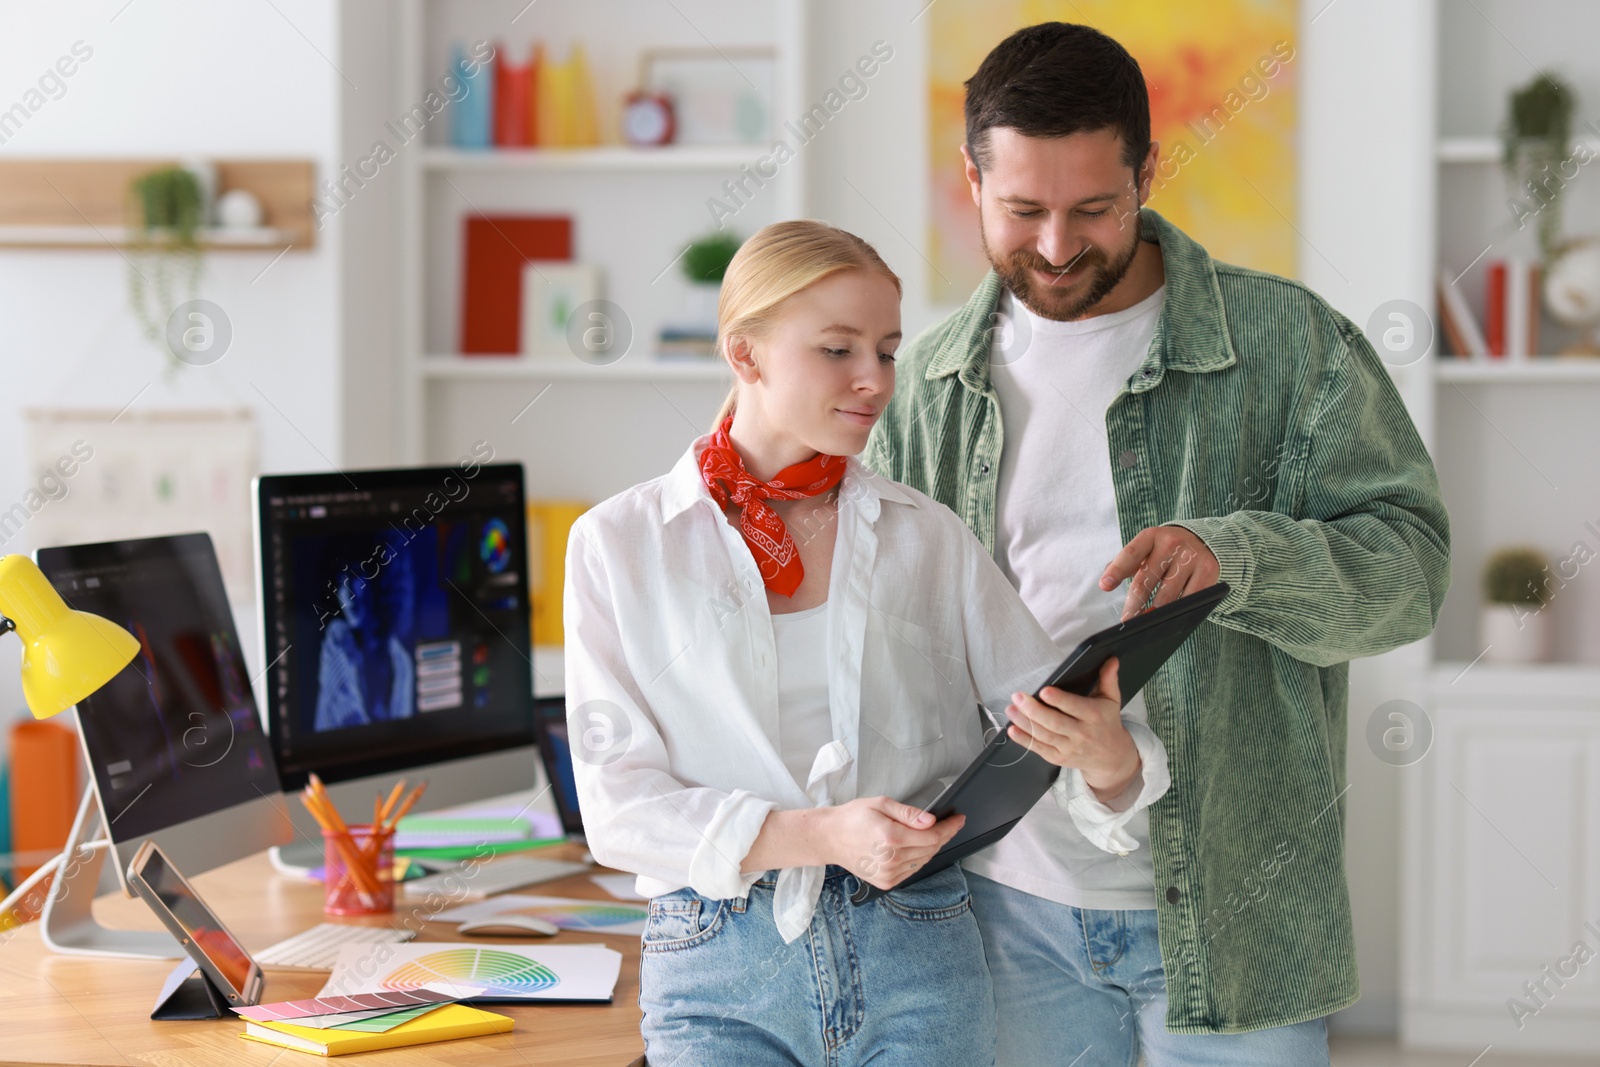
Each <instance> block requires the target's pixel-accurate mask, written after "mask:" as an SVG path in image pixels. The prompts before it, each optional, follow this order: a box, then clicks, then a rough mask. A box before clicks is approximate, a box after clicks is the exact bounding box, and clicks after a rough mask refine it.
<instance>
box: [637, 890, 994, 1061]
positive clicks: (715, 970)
mask: <svg viewBox="0 0 1600 1067" xmlns="http://www.w3.org/2000/svg"><path fill="white" fill-rule="evenodd" d="M776 884H777V882H776V876H775V874H774V873H772V872H769V873H768V875H767V876H766V877H764V878H762V879H761V880H760V881H758V882H756V884H755V885H754V886H753V887H752V888H751V890H750V893H749V895H748V896H746V897H745V899H744V900H711V899H708V898H706V897H702V896H700V895H699V894H698V893H695V892H694V891H693V890H691V889H679V890H677V891H675V892H672V893H667V894H664V895H662V896H659V897H655V898H653V899H652V900H651V901H650V918H649V921H648V922H647V923H646V926H645V932H644V942H643V954H642V959H641V961H640V965H639V1007H640V1008H641V1009H643V1011H644V1022H643V1024H642V1026H641V1029H642V1031H643V1034H644V1045H645V1056H646V1058H647V1059H648V1060H649V1062H650V1067H721V1065H727V1067H768V1065H769V1064H802V1065H804V1067H824V1065H825V1067H847V1065H852V1064H867V1063H870V1064H872V1067H944V1065H949V1067H973V1065H978V1067H984V1065H992V1064H993V1063H994V997H993V993H992V991H991V988H990V985H989V972H988V969H987V968H986V967H985V966H984V959H983V939H982V937H981V935H980V934H979V933H978V924H977V920H976V919H974V918H973V915H972V905H971V903H970V900H969V898H968V895H967V884H966V879H965V878H964V877H963V875H962V871H961V869H960V868H958V867H951V868H950V869H949V870H946V871H941V872H939V873H938V874H936V875H932V876H930V877H929V878H927V879H925V880H924V881H921V882H918V883H917V884H916V885H914V886H908V887H907V888H905V889H898V890H895V891H894V892H892V893H889V894H887V895H886V896H881V897H879V898H878V899H877V900H874V901H872V902H871V903H870V904H865V905H862V906H860V907H857V906H856V905H854V904H851V903H850V894H851V893H852V892H853V891H854V890H855V888H856V885H857V884H858V883H857V882H856V879H855V877H854V876H853V875H851V874H849V873H847V872H846V871H844V870H843V869H842V868H839V867H829V868H828V872H827V876H826V878H825V879H824V880H823V886H822V898H821V899H820V900H819V901H818V902H817V910H816V914H815V915H814V916H813V917H812V920H811V928H810V929H809V930H808V931H807V932H806V933H804V934H802V935H800V936H799V937H798V938H796V939H795V940H794V941H792V942H790V943H789V944H784V942H783V939H782V938H781V937H779V936H778V928H777V926H776V925H775V924H774V922H773V918H772V893H773V889H774V887H775V886H776Z"/></svg>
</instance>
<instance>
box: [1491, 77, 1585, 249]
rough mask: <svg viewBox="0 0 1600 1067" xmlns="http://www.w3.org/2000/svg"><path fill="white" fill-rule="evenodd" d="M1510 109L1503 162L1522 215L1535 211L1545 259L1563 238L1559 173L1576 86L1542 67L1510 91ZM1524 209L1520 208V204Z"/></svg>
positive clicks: (1503, 137) (1569, 138) (1567, 146)
mask: <svg viewBox="0 0 1600 1067" xmlns="http://www.w3.org/2000/svg"><path fill="white" fill-rule="evenodd" d="M1510 103H1511V109H1510V114H1509V115H1508V116H1507V118H1506V122H1505V125H1503V126H1502V127H1501V129H1500V142H1501V149H1502V151H1501V163H1502V164H1503V166H1504V167H1505V172H1506V177H1507V178H1508V179H1509V180H1510V181H1511V183H1512V186H1513V188H1514V190H1515V191H1516V196H1517V197H1520V198H1523V199H1522V202H1521V203H1520V204H1519V203H1518V202H1517V200H1515V199H1514V200H1513V201H1512V207H1513V214H1514V215H1516V216H1517V217H1518V218H1519V219H1522V218H1525V217H1527V216H1528V215H1530V214H1531V215H1535V216H1537V219H1538V223H1539V251H1540V252H1541V254H1542V255H1543V256H1544V259H1545V262H1546V263H1549V262H1552V261H1553V260H1554V259H1555V254H1556V253H1557V251H1558V250H1559V249H1558V247H1557V246H1558V245H1559V244H1560V241H1561V193H1562V191H1563V188H1564V186H1565V184H1566V182H1565V181H1564V180H1563V179H1562V177H1561V176H1560V173H1559V172H1560V170H1561V168H1562V165H1563V164H1564V163H1565V162H1566V159H1567V153H1568V151H1569V150H1570V148H1571V144H1572V111H1573V106H1574V97H1573V94H1572V89H1571V87H1570V86H1568V85H1567V83H1566V82H1565V81H1563V80H1562V79H1561V78H1560V77H1558V76H1557V75H1554V74H1549V73H1545V72H1541V73H1539V74H1538V75H1536V76H1535V77H1534V79H1533V80H1532V81H1531V82H1529V83H1528V84H1527V85H1524V86H1523V87H1522V88H1520V89H1517V90H1516V91H1514V92H1513V93H1512V94H1511V101H1510ZM1519 209H1520V210H1519Z"/></svg>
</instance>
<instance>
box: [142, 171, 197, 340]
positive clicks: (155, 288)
mask: <svg viewBox="0 0 1600 1067" xmlns="http://www.w3.org/2000/svg"><path fill="white" fill-rule="evenodd" d="M128 195H129V199H130V200H131V204H130V207H129V215H130V217H132V218H134V219H135V220H137V225H136V226H135V227H134V233H135V237H134V239H133V241H132V242H131V247H130V252H131V253H132V254H131V256H130V258H129V260H128V298H129V301H130V303H132V305H133V311H134V314H135V315H137V316H138V318H139V325H140V326H141V327H143V329H144V335H145V337H146V339H148V340H149V341H150V342H152V343H153V344H155V345H156V346H157V347H159V348H161V349H162V351H166V345H165V343H164V341H163V337H164V334H165V332H166V319H167V316H168V315H170V314H171V313H172V309H173V308H175V307H176V306H177V305H178V300H177V299H176V295H177V290H178V287H179V285H180V284H181V285H182V286H183V288H184V289H185V290H186V291H187V294H188V298H189V299H192V298H193V297H194V295H195V292H196V289H197V287H198V285H199V282H200V267H201V249H200V242H199V240H198V239H197V235H198V233H199V230H200V226H201V224H202V223H203V222H204V219H203V218H202V217H201V216H202V212H203V210H204V194H203V193H202V192H201V189H200V182H199V181H198V179H196V177H195V175H194V173H193V172H192V171H189V170H187V169H185V168H183V167H165V168H162V169H160V170H153V171H150V172H149V173H147V174H141V175H140V176H139V177H137V178H135V179H134V180H133V181H132V182H131V183H129V187H128ZM167 354H168V356H169V358H171V360H172V366H176V365H177V358H176V357H175V356H172V354H171V353H170V352H168V353H167Z"/></svg>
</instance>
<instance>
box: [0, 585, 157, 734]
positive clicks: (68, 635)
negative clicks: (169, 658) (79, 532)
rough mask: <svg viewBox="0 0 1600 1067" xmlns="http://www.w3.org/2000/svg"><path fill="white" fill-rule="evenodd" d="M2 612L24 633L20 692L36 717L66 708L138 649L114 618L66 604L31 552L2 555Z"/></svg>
mask: <svg viewBox="0 0 1600 1067" xmlns="http://www.w3.org/2000/svg"><path fill="white" fill-rule="evenodd" d="M0 615H4V616H5V617H6V618H8V619H10V620H11V621H12V623H14V624H15V625H16V628H17V636H18V637H21V638H22V697H23V699H24V700H26V701H27V702H28V708H29V709H30V710H31V711H32V712H33V717H34V718H36V719H48V718H49V717H50V716H52V715H57V714H59V713H61V712H63V711H66V710H67V709H68V708H70V707H72V706H73V705H74V704H76V703H77V702H78V701H80V700H82V699H83V698H85V697H87V696H88V695H89V694H91V693H93V692H94V691H95V690H97V689H99V688H100V687H101V686H103V685H105V684H106V683H107V682H109V681H111V679H113V678H115V677H116V676H117V673H118V672H119V671H121V670H122V668H124V667H126V666H127V665H128V664H129V663H130V662H132V660H133V657H134V656H135V655H137V654H138V652H139V642H138V641H136V640H135V639H134V636H133V635H132V634H130V633H129V632H128V631H126V630H124V629H123V628H122V627H120V626H118V625H117V624H116V623H114V622H108V621H107V620H105V619H102V618H100V616H98V615H91V614H89V613H88V612H86V611H73V610H72V609H71V608H69V607H67V604H66V601H64V600H62V599H61V594H59V593H57V592H56V591H55V587H53V586H52V585H51V584H50V580H49V579H48V578H46V577H45V576H44V572H43V571H41V570H40V569H39V567H38V565H37V564H36V563H34V562H33V560H31V559H29V558H28V557H27V556H19V555H12V556H6V557H4V558H0Z"/></svg>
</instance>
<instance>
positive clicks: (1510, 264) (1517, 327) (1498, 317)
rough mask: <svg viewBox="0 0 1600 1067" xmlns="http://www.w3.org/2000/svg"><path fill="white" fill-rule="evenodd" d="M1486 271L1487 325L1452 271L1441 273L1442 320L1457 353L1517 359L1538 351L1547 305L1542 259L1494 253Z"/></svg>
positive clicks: (1485, 357)
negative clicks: (1499, 256) (1543, 308)
mask: <svg viewBox="0 0 1600 1067" xmlns="http://www.w3.org/2000/svg"><path fill="white" fill-rule="evenodd" d="M1483 276H1484V294H1483V310H1484V314H1483V324H1482V326H1481V327H1480V326H1479V323H1478V319H1477V317H1476V316H1475V315H1473V313H1472V309H1471V307H1470V306H1468V304H1467V300H1466V297H1465V296H1464V295H1463V294H1462V292H1461V289H1460V288H1459V286H1457V285H1456V284H1455V282H1453V281H1451V280H1450V278H1449V275H1448V272H1446V273H1444V274H1441V275H1440V277H1439V321H1440V325H1441V327H1442V329H1443V332H1444V336H1445V340H1446V341H1447V342H1448V347H1449V348H1450V349H1451V355H1454V356H1457V357H1460V358H1464V359H1476V360H1497V359H1504V360H1511V361H1514V362H1515V361H1520V360H1525V359H1530V358H1532V357H1534V356H1537V355H1538V354H1539V314H1540V308H1541V306H1542V305H1541V303H1540V275H1539V264H1538V263H1536V262H1533V261H1532V260H1527V259H1521V258H1512V259H1492V260H1489V261H1488V262H1487V263H1486V264H1484V272H1483ZM1457 281H1459V279H1457Z"/></svg>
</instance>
